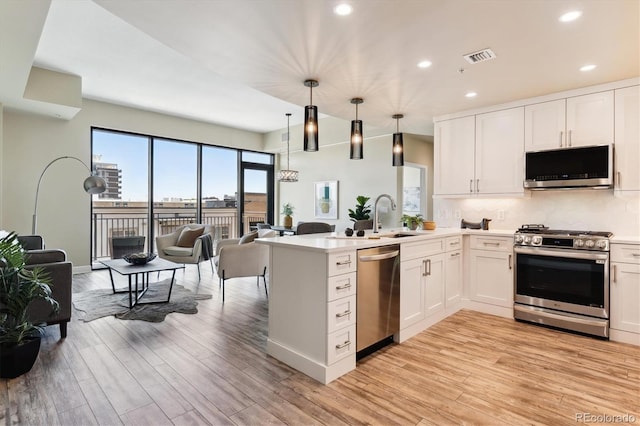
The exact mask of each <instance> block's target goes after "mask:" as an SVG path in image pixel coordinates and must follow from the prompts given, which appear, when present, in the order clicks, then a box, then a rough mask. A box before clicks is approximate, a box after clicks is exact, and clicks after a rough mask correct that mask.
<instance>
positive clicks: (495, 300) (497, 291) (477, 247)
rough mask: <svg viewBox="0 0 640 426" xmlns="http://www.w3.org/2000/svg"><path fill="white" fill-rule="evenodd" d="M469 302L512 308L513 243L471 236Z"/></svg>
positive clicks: (496, 238) (505, 239) (500, 239)
mask: <svg viewBox="0 0 640 426" xmlns="http://www.w3.org/2000/svg"><path fill="white" fill-rule="evenodd" d="M470 248H471V249H470V250H469V252H470V259H469V265H470V274H469V275H470V276H469V280H470V282H469V299H471V300H473V301H476V302H480V303H486V304H490V305H496V306H502V307H507V308H509V307H512V306H513V240H512V239H511V238H504V237H484V236H476V235H472V236H471V241H470Z"/></svg>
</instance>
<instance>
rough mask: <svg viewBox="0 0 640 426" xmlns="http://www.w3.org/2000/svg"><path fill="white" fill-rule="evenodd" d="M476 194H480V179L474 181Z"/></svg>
mask: <svg viewBox="0 0 640 426" xmlns="http://www.w3.org/2000/svg"><path fill="white" fill-rule="evenodd" d="M476 192H480V179H476Z"/></svg>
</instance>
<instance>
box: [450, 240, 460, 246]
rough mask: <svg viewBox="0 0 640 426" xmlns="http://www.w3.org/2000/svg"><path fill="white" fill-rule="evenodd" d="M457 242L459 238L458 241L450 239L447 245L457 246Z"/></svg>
mask: <svg viewBox="0 0 640 426" xmlns="http://www.w3.org/2000/svg"><path fill="white" fill-rule="evenodd" d="M458 244H460V241H459V240H458V241H451V242H450V243H449V245H450V246H457V245H458Z"/></svg>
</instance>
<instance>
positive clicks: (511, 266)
mask: <svg viewBox="0 0 640 426" xmlns="http://www.w3.org/2000/svg"><path fill="white" fill-rule="evenodd" d="M512 256H513V255H512V254H510V255H509V269H513V265H512V264H511V258H512Z"/></svg>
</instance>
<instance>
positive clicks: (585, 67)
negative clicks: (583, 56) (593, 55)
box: [580, 64, 596, 72]
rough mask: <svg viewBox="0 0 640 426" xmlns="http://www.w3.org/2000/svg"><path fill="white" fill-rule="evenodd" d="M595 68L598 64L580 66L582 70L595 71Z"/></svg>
mask: <svg viewBox="0 0 640 426" xmlns="http://www.w3.org/2000/svg"><path fill="white" fill-rule="evenodd" d="M594 69H596V66H595V65H593V64H589V65H584V66H582V67H580V71H582V72H587V71H593V70H594Z"/></svg>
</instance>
